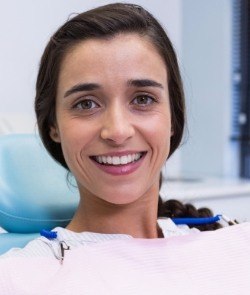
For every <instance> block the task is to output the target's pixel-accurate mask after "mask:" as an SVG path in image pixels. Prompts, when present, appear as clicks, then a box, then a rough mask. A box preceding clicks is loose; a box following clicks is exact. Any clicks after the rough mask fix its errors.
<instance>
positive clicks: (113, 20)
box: [35, 4, 219, 238]
mask: <svg viewBox="0 0 250 295" xmlns="http://www.w3.org/2000/svg"><path fill="white" fill-rule="evenodd" d="M35 109H36V114H37V120H38V126H39V131H40V135H41V138H42V140H43V142H44V145H45V147H46V148H47V150H48V151H49V153H50V154H51V155H52V156H53V157H54V158H55V160H56V161H58V162H59V163H61V164H62V165H63V166H64V167H66V168H67V169H69V170H70V171H71V172H72V173H73V175H74V176H75V177H76V179H77V182H78V187H79V191H80V195H81V202H80V205H79V208H78V211H77V212H76V215H75V216H74V218H73V220H72V222H71V223H70V224H69V226H68V229H71V230H73V231H78V232H80V231H91V232H99V233H126V234H131V235H132V236H134V237H145V238H154V237H157V236H159V235H161V233H160V231H159V228H158V229H157V226H156V219H157V214H158V216H159V215H160V216H167V217H170V216H171V217H174V216H176V217H177V216H195V217H198V216H209V215H211V214H212V212H210V211H209V210H206V209H202V210H200V211H196V210H195V209H194V207H193V206H190V205H188V206H184V205H182V204H181V203H179V202H176V201H168V202H167V203H165V204H162V202H161V200H160V201H159V198H158V196H159V179H160V170H161V167H162V166H163V164H164V163H165V161H166V159H167V158H168V157H170V156H171V154H172V153H173V152H174V151H175V149H176V148H177V147H178V145H179V144H180V141H181V138H182V133H183V128H184V120H185V114H184V96H183V89H182V83H181V77H180V73H179V68H178V64H177V60H176V56H175V53H174V50H173V48H172V45H171V42H170V40H169V39H168V37H167V35H166V33H165V32H164V30H163V29H162V27H161V26H160V25H159V23H158V22H157V21H156V20H155V19H154V18H153V16H152V15H150V14H149V13H148V12H147V11H145V10H144V9H143V8H141V7H139V6H137V5H129V4H110V5H106V6H104V7H99V8H97V9H94V10H91V11H88V12H85V13H82V14H79V15H78V16H76V17H74V18H73V19H71V20H69V21H68V22H67V23H66V24H65V25H63V26H62V27H61V28H60V29H59V30H58V31H57V32H56V33H55V34H54V36H53V37H52V38H51V40H50V42H49V44H48V45H47V47H46V49H45V52H44V55H43V57H42V61H41V66H40V71H39V75H38V80H37V93H36V102H35ZM156 130H157V132H155V131H156ZM102 157H103V158H102ZM111 157H112V158H111ZM117 157H119V159H118V158H117ZM122 157H123V158H122ZM134 158H136V159H134ZM137 158H138V159H137ZM111 161H112V162H111ZM119 161H122V163H126V162H127V161H128V162H130V164H123V165H116V164H119V163H120V162H119ZM133 161H134V163H133ZM98 162H99V163H98ZM110 164H112V165H110ZM83 202H84V205H83ZM158 203H159V208H158ZM97 216H98V218H97ZM97 222H98V224H96V223H97ZM100 225H101V226H100ZM114 225H116V226H114ZM135 225H136V226H135ZM218 227H219V225H218V224H214V225H212V226H211V225H210V226H205V227H203V228H201V229H214V228H218Z"/></svg>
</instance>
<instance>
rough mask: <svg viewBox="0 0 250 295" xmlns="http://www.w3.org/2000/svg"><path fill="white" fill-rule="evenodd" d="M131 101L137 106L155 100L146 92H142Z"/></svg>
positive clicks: (151, 102)
mask: <svg viewBox="0 0 250 295" xmlns="http://www.w3.org/2000/svg"><path fill="white" fill-rule="evenodd" d="M133 102H134V103H135V104H136V105H139V106H147V105H151V104H153V103H155V102H156V100H155V99H154V98H153V97H151V96H149V95H147V94H142V95H138V96H137V97H136V98H135V99H133Z"/></svg>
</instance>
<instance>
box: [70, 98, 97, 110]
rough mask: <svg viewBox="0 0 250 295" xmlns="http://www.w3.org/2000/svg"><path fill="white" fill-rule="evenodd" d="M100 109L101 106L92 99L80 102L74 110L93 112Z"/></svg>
mask: <svg viewBox="0 0 250 295" xmlns="http://www.w3.org/2000/svg"><path fill="white" fill-rule="evenodd" d="M98 107H99V105H98V104H97V103H96V102H95V101H93V100H91V99H84V100H82V101H80V102H78V103H77V104H75V105H74V107H73V108H74V109H78V110H91V109H95V108H98Z"/></svg>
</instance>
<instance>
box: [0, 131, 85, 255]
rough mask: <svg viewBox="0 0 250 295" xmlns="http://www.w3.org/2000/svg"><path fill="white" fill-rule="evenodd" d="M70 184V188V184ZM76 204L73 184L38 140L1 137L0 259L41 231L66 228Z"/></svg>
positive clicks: (15, 136)
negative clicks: (2, 255)
mask: <svg viewBox="0 0 250 295" xmlns="http://www.w3.org/2000/svg"><path fill="white" fill-rule="evenodd" d="M72 183H73V184H72ZM78 202H79V195H78V191H77V189H76V186H75V180H74V179H73V178H72V179H71V181H70V183H68V182H67V171H66V169H64V168H63V167H62V166H60V165H59V164H57V163H56V162H55V161H54V160H53V159H52V158H51V157H50V156H49V155H48V153H47V152H46V150H45V149H44V147H43V145H42V143H41V141H40V139H39V137H38V136H36V135H34V134H13V135H2V136H0V227H1V228H3V229H4V230H5V231H7V233H1V234H0V255H1V254H3V253H5V252H6V251H8V250H9V249H11V248H16V247H17V248H22V247H24V246H25V245H26V244H27V243H28V242H29V241H30V240H32V239H34V238H36V237H38V236H39V235H40V234H39V232H40V231H41V230H42V229H47V230H50V229H52V228H54V227H56V226H61V227H65V226H66V225H67V224H68V223H69V222H70V220H71V219H72V217H73V215H74V212H75V210H76V207H77V205H78Z"/></svg>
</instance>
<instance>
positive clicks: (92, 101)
mask: <svg viewBox="0 0 250 295" xmlns="http://www.w3.org/2000/svg"><path fill="white" fill-rule="evenodd" d="M142 97H145V98H148V99H150V100H151V103H146V104H139V103H137V104H136V105H137V106H139V107H142V108H146V107H149V106H151V105H152V104H154V103H157V102H158V101H157V99H155V98H154V97H152V96H150V95H148V94H140V95H138V96H136V97H135V98H134V99H133V100H132V102H133V101H135V100H136V99H138V98H142ZM85 102H91V103H92V104H93V103H94V104H95V105H96V106H97V107H99V104H98V103H96V102H95V101H94V100H92V99H83V100H81V101H79V102H77V103H76V104H75V105H73V109H79V110H92V109H95V108H97V107H91V108H82V107H79V106H80V105H81V104H82V103H85Z"/></svg>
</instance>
